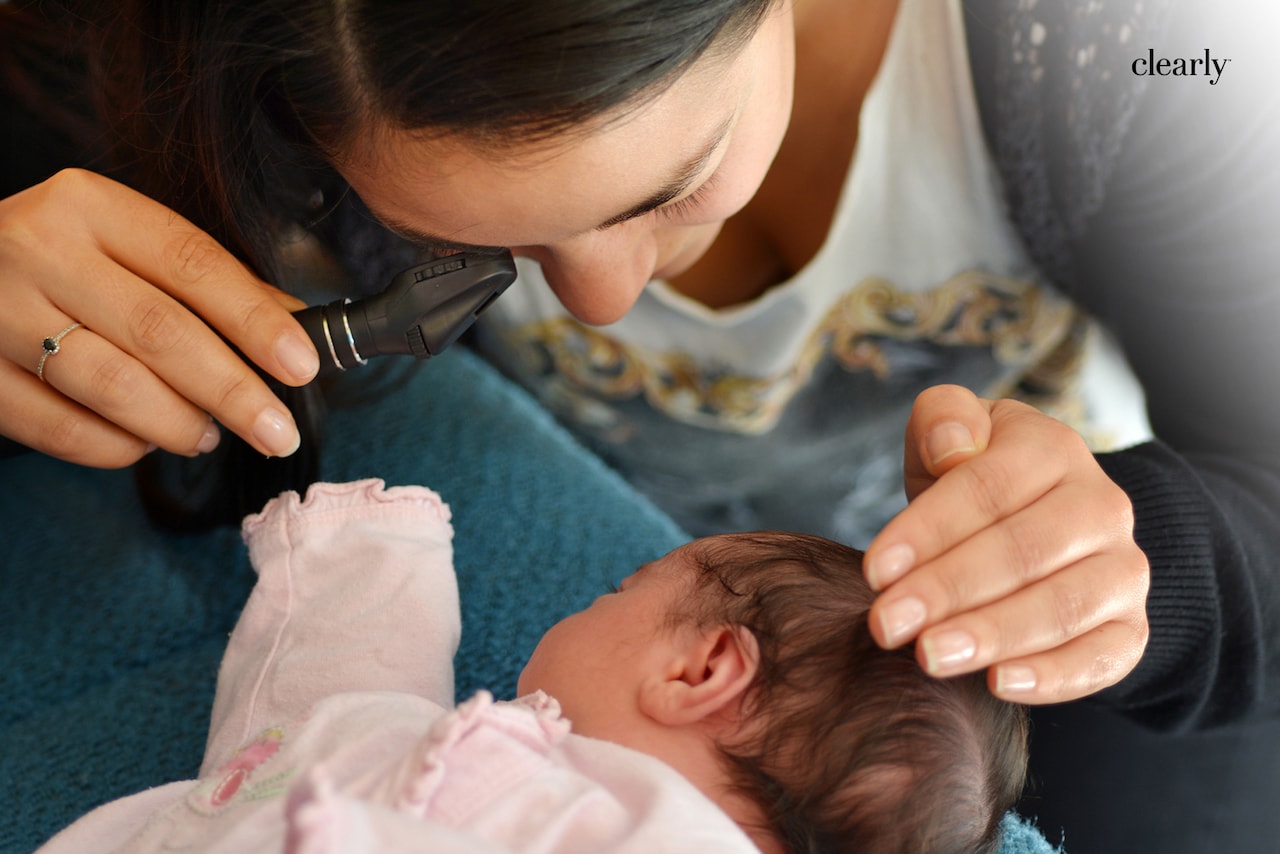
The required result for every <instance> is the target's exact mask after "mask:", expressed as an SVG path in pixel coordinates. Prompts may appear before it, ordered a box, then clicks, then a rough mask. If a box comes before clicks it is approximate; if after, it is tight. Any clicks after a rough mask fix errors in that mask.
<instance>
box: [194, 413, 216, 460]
mask: <svg viewBox="0 0 1280 854" xmlns="http://www.w3.org/2000/svg"><path fill="white" fill-rule="evenodd" d="M221 438H222V433H221V432H219V430H218V425H217V424H214V423H213V422H212V421H210V422H209V423H208V424H206V425H205V428H204V434H203V435H202V436H201V437H200V441H199V442H197V443H196V453H200V454H207V453H209V452H210V451H212V450H213V449H214V448H216V447H218V441H219V440H220V439H221Z"/></svg>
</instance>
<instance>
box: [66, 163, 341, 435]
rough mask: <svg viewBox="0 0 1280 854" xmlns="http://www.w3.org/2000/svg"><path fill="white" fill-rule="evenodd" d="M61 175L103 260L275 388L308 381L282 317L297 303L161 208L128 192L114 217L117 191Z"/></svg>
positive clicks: (306, 351)
mask: <svg viewBox="0 0 1280 854" xmlns="http://www.w3.org/2000/svg"><path fill="white" fill-rule="evenodd" d="M69 173H70V175H69V177H68V178H67V180H79V181H82V182H84V183H87V184H88V185H89V186H88V187H82V188H77V189H78V190H80V191H81V195H80V196H77V198H83V200H84V202H83V203H84V205H85V206H86V215H87V216H89V217H91V218H93V219H94V220H95V221H96V222H98V223H102V224H104V225H102V226H100V227H99V230H98V231H97V232H96V234H95V236H96V238H97V240H98V244H99V246H100V247H101V248H102V250H103V251H104V252H105V253H106V254H107V255H108V256H110V257H111V258H112V259H113V260H115V261H116V262H117V263H119V264H120V265H121V266H123V267H126V268H127V269H129V270H131V271H132V272H133V273H134V274H135V275H137V276H138V277H139V278H141V279H143V280H145V281H147V282H150V283H152V284H154V285H155V286H156V287H158V288H160V289H161V290H163V291H165V292H166V293H168V294H169V295H171V296H172V297H173V298H175V299H177V300H178V301H179V302H181V303H182V304H184V305H186V306H189V307H190V308H191V309H193V310H194V311H195V312H196V313H197V314H198V315H200V317H202V318H204V320H206V321H207V322H208V323H209V324H210V325H212V326H213V327H214V328H215V329H217V330H219V331H220V332H221V333H222V334H223V335H225V336H226V338H227V340H229V341H230V342H231V343H232V344H234V345H235V346H236V348H237V349H239V350H240V352H242V353H244V354H245V356H246V357H247V358H249V359H250V360H252V361H253V362H254V363H255V364H257V365H259V366H261V367H262V368H263V369H264V370H266V371H267V372H268V373H270V374H271V375H272V376H274V377H276V378H277V379H279V380H280V381H281V382H284V383H288V384H291V385H302V384H303V383H306V382H309V381H310V380H311V379H312V378H313V377H314V376H315V375H316V372H317V371H318V370H319V366H320V361H319V357H318V356H317V354H316V351H315V347H314V346H312V344H311V340H310V338H308V337H307V335H306V333H305V332H304V331H303V329H302V327H301V325H300V324H298V322H297V321H296V320H294V319H293V317H292V315H291V314H290V310H291V309H297V308H302V306H303V303H301V302H300V301H298V300H295V299H294V298H292V297H289V296H287V295H285V294H283V293H282V292H281V291H280V290H279V289H277V288H274V287H272V286H271V285H268V284H267V283H266V282H264V281H262V280H261V279H259V278H258V277H257V276H255V275H253V273H251V272H250V271H249V269H248V268H247V267H245V266H244V264H242V263H241V262H240V261H239V260H238V259H236V258H235V256H233V255H232V254H231V253H230V252H228V251H227V250H226V249H225V248H223V247H222V246H221V245H219V244H218V242H217V241H216V240H214V239H213V238H212V237H210V236H209V235H208V234H207V233H206V232H204V231H202V230H200V229H199V228H197V227H196V226H195V225H193V224H192V223H191V222H189V221H188V220H186V219H184V218H183V217H181V216H179V215H178V214H176V213H174V212H173V211H172V210H170V209H169V208H167V207H165V206H163V205H161V204H159V203H157V202H155V201H153V200H151V199H148V198H147V197H145V196H142V195H141V194H137V193H132V191H128V192H130V193H132V195H131V196H130V198H131V200H132V203H131V204H129V205H127V206H124V207H123V209H122V206H121V204H120V197H121V189H122V188H121V185H115V186H114V187H108V186H104V185H103V184H102V182H105V181H109V179H106V178H103V177H102V176H99V175H94V174H92V173H76V172H75V171H74V170H69ZM61 174H62V173H60V175H61ZM237 432H238V431H237Z"/></svg>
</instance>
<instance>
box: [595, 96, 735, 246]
mask: <svg viewBox="0 0 1280 854" xmlns="http://www.w3.org/2000/svg"><path fill="white" fill-rule="evenodd" d="M732 125H733V115H730V116H729V117H728V118H726V119H725V120H724V121H723V122H721V123H720V127H718V128H716V132H715V134H713V135H712V137H711V141H710V142H709V143H708V144H707V145H706V146H704V147H703V149H702V151H701V152H700V153H699V154H698V155H697V156H695V157H694V158H693V159H692V160H690V161H689V162H688V163H685V164H684V165H683V166H681V167H680V168H679V169H677V170H676V171H675V173H674V174H673V175H672V176H671V177H670V178H668V179H667V180H666V181H665V182H663V184H662V186H661V187H659V188H658V190H657V192H655V193H654V194H653V195H652V196H650V197H649V198H647V199H645V200H644V201H643V202H640V203H639V204H637V205H633V206H631V207H629V208H627V209H626V210H625V211H623V212H622V213H620V214H618V215H617V216H611V217H609V218H608V219H606V220H605V221H604V222H602V223H600V224H599V225H597V226H596V231H602V230H604V229H606V228H610V227H612V226H615V225H618V224H619V223H624V222H626V221H627V220H629V219H635V218H636V217H638V216H644V215H645V214H647V213H649V211H652V210H656V209H657V208H660V207H662V206H663V205H665V204H666V203H667V202H670V201H672V200H673V199H678V198H680V196H681V195H683V194H684V192H685V191H686V190H688V189H689V187H690V186H692V184H693V182H694V181H695V180H697V178H698V176H699V175H701V174H702V171H703V170H704V169H706V168H707V164H708V163H709V162H711V158H712V157H713V156H715V153H716V149H718V148H719V147H720V143H722V142H724V138H725V136H726V135H728V133H729V128H730V127H732Z"/></svg>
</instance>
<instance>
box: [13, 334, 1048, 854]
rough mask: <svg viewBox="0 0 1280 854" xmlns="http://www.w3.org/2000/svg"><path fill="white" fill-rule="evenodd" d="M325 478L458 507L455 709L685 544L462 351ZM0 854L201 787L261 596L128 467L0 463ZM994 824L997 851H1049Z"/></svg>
mask: <svg viewBox="0 0 1280 854" xmlns="http://www.w3.org/2000/svg"><path fill="white" fill-rule="evenodd" d="M329 431H330V432H329V437H328V441H327V444H326V451H325V458H324V460H323V476H324V479H325V480H330V481H345V480H354V479H358V478H364V477H379V478H382V479H383V480H385V481H386V482H387V483H388V484H407V483H414V484H425V485H427V486H430V487H431V488H433V489H435V490H436V491H438V492H439V493H440V494H441V495H442V496H443V497H444V499H445V500H446V501H447V502H449V504H450V506H451V507H452V510H453V524H454V529H455V532H456V533H455V555H456V560H455V563H456V566H457V571H458V582H459V587H460V592H461V599H462V626H463V638H462V647H461V649H460V651H459V653H458V660H457V668H456V672H457V688H458V694H459V696H467V695H469V694H471V693H473V692H474V691H475V690H476V689H478V688H487V689H489V690H491V691H493V692H494V694H495V695H497V696H498V697H510V696H512V694H513V692H514V690H515V680H516V676H517V674H518V673H519V670H520V667H521V665H522V664H523V662H524V660H525V658H526V657H527V655H528V654H529V653H530V652H531V651H532V650H533V647H534V646H535V645H536V643H537V640H538V638H539V637H541V635H542V632H543V631H544V630H545V629H546V628H547V627H548V626H550V625H551V624H552V623H553V622H555V621H556V620H558V619H559V618H560V617H562V616H563V615H565V614H567V613H570V612H572V611H576V610H578V609H579V608H582V607H584V606H585V605H586V604H587V603H589V602H590V601H591V600H592V599H593V598H594V597H595V596H597V595H598V594H599V593H601V592H603V590H604V589H605V585H606V584H608V583H610V582H614V581H617V580H618V579H620V578H622V577H624V576H626V575H627V574H629V573H630V572H631V570H632V569H633V568H634V567H635V566H636V565H637V564H639V563H642V562H644V561H646V560H650V559H652V558H654V557H657V556H659V555H661V554H664V553H665V552H667V551H669V550H670V549H671V548H674V547H675V546H677V545H679V544H680V543H682V542H684V541H685V540H686V539H687V536H686V535H685V534H684V533H683V532H682V531H681V530H679V528H678V527H677V526H676V525H674V524H673V523H672V522H671V521H670V520H669V519H667V518H666V517H665V516H664V515H663V514H662V513H661V512H659V511H658V510H656V509H655V508H654V507H653V506H652V505H651V504H649V503H648V502H646V501H645V500H644V499H643V498H642V497H641V496H639V495H637V494H636V493H635V492H634V491H633V490H632V489H631V488H630V487H629V486H628V485H627V484H626V483H624V482H623V481H622V480H621V479H620V478H618V477H617V476H616V475H615V474H614V473H613V472H612V471H610V470H609V469H608V468H607V467H605V466H604V465H603V464H602V463H600V461H599V460H597V459H596V458H595V457H593V456H592V455H590V454H588V453H587V452H585V451H584V450H583V449H581V447H579V446H578V445H577V444H576V443H575V442H574V441H573V440H572V438H570V437H569V436H568V435H567V434H565V433H564V432H563V431H562V430H561V429H560V428H559V427H558V426H557V425H556V424H555V423H554V422H553V421H552V420H551V419H550V418H549V417H548V416H547V415H546V413H545V412H544V411H543V410H541V409H540V408H539V407H538V406H537V405H536V404H535V403H533V402H532V401H531V400H530V399H529V398H527V397H526V396H525V395H524V394H523V392H521V391H520V390H518V389H516V388H515V387H514V386H512V385H511V384H510V383H508V382H507V381H506V380H504V379H503V378H502V377H500V376H499V375H498V374H497V373H496V372H495V371H493V370H492V369H491V368H489V367H488V366H487V365H485V364H484V363H482V362H481V361H479V360H478V359H476V358H475V357H474V356H472V355H470V354H469V353H467V352H465V351H455V352H452V353H450V354H448V355H446V356H444V357H441V358H437V359H434V360H432V361H431V362H429V363H428V364H427V365H425V366H424V367H423V369H422V370H420V371H418V372H417V373H416V375H414V377H413V378H412V380H411V381H410V383H409V387H407V388H405V389H404V390H403V391H401V392H400V393H397V394H395V395H392V396H389V397H386V398H384V399H382V400H380V401H378V402H375V403H373V404H371V405H367V406H365V407H363V408H361V409H360V410H358V412H357V411H341V410H340V411H337V412H335V413H333V415H332V416H331V420H330V427H329ZM0 576H2V578H3V581H2V582H0V583H2V584H3V588H2V589H3V591H4V593H3V595H2V596H0V803H5V804H8V805H9V806H8V808H7V809H6V810H5V811H4V815H3V817H0V854H8V852H29V851H31V850H32V849H34V848H35V847H36V846H38V845H39V844H40V843H42V842H43V841H45V840H46V839H47V838H48V837H49V836H51V835H53V834H54V833H55V832H56V831H58V830H59V829H60V828H62V827H63V826H65V825H66V824H69V823H70V822H71V821H73V820H74V819H75V818H77V817H78V816H79V815H81V814H82V813H84V812H86V811H88V810H89V809H91V808H93V807H95V806H97V805H98V804H101V803H104V802H106V801H109V800H112V799H114V798H117V797H120V796H123V795H127V794H130V793H133V792H135V791H138V790H140V789H144V788H147V787H150V786H155V785H158V784H160V783H164V782H168V781H171V780H179V779H188V778H191V777H194V776H195V774H196V771H197V769H198V767H199V764H200V758H201V755H202V753H203V750H204V739H205V734H206V729H207V725H208V715H209V710H210V708H211V705H212V702H213V689H214V682H215V678H216V676H217V667H218V662H219V660H220V659H221V656H222V651H223V647H224V646H225V644H226V639H227V634H228V632H230V630H231V627H232V626H233V625H234V623H235V620H236V617H237V615H238V614H239V610H240V607H241V606H242V604H243V603H244V601H245V598H246V597H247V595H248V593H249V590H250V588H251V587H252V584H253V573H252V571H251V570H250V568H249V566H248V561H247V558H246V555H245V551H244V547H243V546H242V544H241V542H240V537H239V532H238V531H236V530H232V529H225V530H221V531H217V532H215V533H213V534H207V535H198V536H195V535H172V534H161V533H158V532H157V531H156V530H154V529H153V528H152V527H150V526H149V525H148V523H147V521H146V519H145V518H144V516H143V513H142V510H141V508H140V506H139V505H138V503H137V500H136V498H135V496H134V492H133V488H132V485H131V474H130V473H129V472H127V471H117V472H104V471H95V470H89V469H82V468H78V467H75V466H70V465H66V464H62V463H58V462H56V461H53V460H50V459H47V458H44V457H41V456H38V455H35V454H30V455H27V456H25V457H19V458H16V459H10V460H3V461H0ZM1051 850H1052V849H1051V848H1050V847H1049V845H1048V843H1046V842H1045V840H1044V838H1043V837H1042V836H1041V835H1040V834H1039V833H1038V831H1036V830H1035V829H1034V828H1033V827H1032V826H1031V825H1030V824H1029V823H1027V822H1024V821H1022V820H1020V819H1018V818H1017V817H1015V816H1010V817H1009V818H1008V819H1007V820H1006V838H1005V845H1004V849H1003V854H1049V852H1051Z"/></svg>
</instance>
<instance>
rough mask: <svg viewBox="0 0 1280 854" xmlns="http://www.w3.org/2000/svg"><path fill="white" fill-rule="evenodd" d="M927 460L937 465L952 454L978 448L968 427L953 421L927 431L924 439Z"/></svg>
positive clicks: (968, 451)
mask: <svg viewBox="0 0 1280 854" xmlns="http://www.w3.org/2000/svg"><path fill="white" fill-rule="evenodd" d="M924 447H925V450H926V451H927V452H928V454H929V462H931V463H933V464H934V465H937V464H938V463H940V462H942V461H943V460H945V459H946V458H947V457H949V456H951V455H952V454H964V453H970V452H972V451H976V450H978V446H977V443H975V442H974V441H973V434H972V433H970V432H969V428H968V427H965V426H964V425H963V424H960V423H957V422H955V421H948V422H946V423H945V424H939V425H938V426H937V427H934V428H933V429H932V430H930V431H929V435H928V436H926V437H925V440H924Z"/></svg>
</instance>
